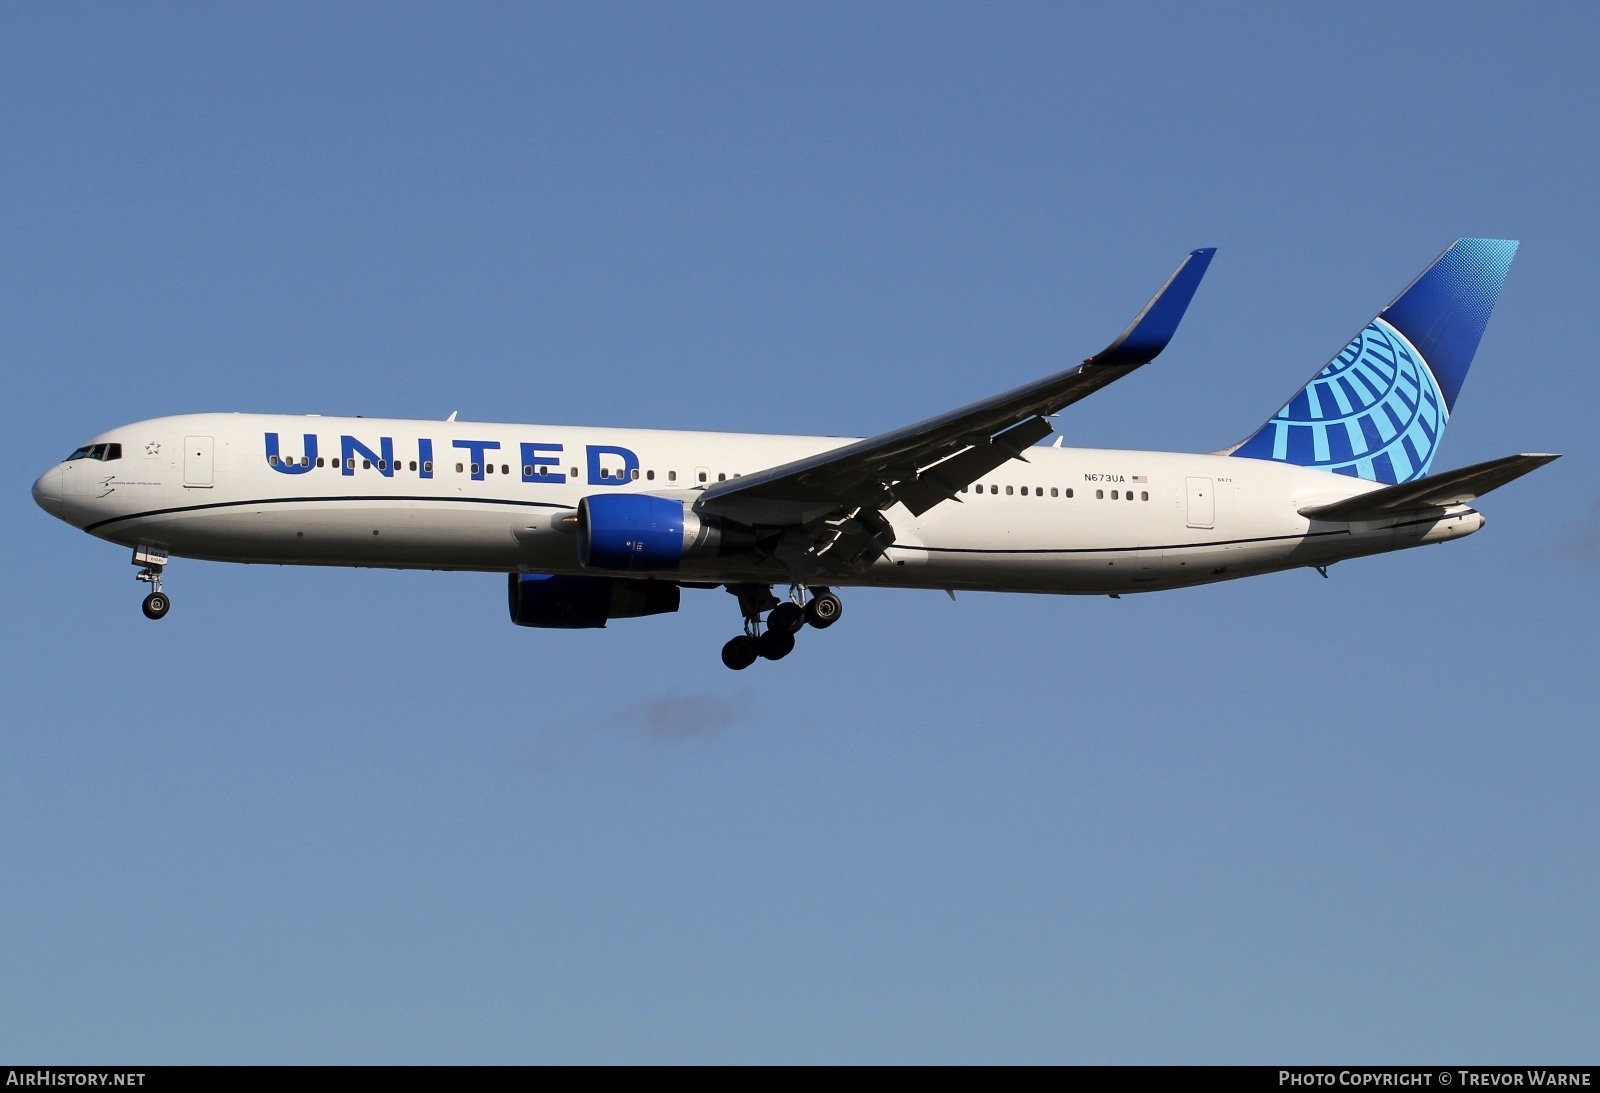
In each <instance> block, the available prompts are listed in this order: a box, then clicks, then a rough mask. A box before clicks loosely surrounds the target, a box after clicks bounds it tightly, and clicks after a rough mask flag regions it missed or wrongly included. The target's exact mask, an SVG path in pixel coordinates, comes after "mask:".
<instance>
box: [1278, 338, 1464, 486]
mask: <svg viewBox="0 0 1600 1093" xmlns="http://www.w3.org/2000/svg"><path fill="white" fill-rule="evenodd" d="M1449 417H1450V411H1449V409H1448V408H1447V407H1446V406H1445V401H1444V396H1443V394H1441V393H1440V390H1439V384H1438V382H1437V381H1436V380H1435V379H1434V378H1433V373H1432V372H1431V371H1430V370H1429V368H1428V364H1427V362H1426V361H1424V360H1423V359H1422V354H1421V353H1419V352H1417V350H1416V347H1415V346H1413V345H1412V344H1411V343H1410V342H1409V341H1407V340H1406V338H1405V336H1404V335H1403V334H1401V333H1400V332H1399V331H1398V330H1396V329H1395V328H1394V327H1392V326H1390V325H1389V324H1388V323H1386V322H1384V321H1383V320H1382V319H1374V320H1373V321H1372V323H1371V325H1369V326H1368V327H1367V328H1366V329H1365V330H1363V331H1362V332H1361V333H1360V334H1357V335H1356V336H1355V338H1354V339H1353V340H1352V341H1351V342H1350V344H1349V345H1347V346H1345V348H1344V351H1343V352H1341V353H1340V354H1339V355H1338V356H1337V357H1335V358H1334V359H1333V360H1332V361H1331V362H1330V363H1329V364H1328V366H1327V367H1326V368H1324V369H1323V370H1322V371H1321V372H1319V373H1317V375H1316V377H1315V378H1314V379H1312V381H1311V382H1310V383H1309V384H1307V385H1306V387H1305V389H1304V390H1303V391H1301V392H1300V393H1299V394H1298V395H1296V396H1295V397H1294V398H1293V399H1292V400H1291V401H1290V402H1289V405H1287V406H1285V407H1284V408H1283V409H1282V410H1280V411H1278V415H1277V416H1276V417H1274V418H1273V419H1272V420H1271V421H1270V422H1268V423H1267V428H1266V429H1263V430H1262V432H1263V433H1267V432H1269V431H1270V433H1271V436H1272V440H1271V443H1272V456H1271V458H1273V459H1277V460H1287V461H1289V462H1292V463H1298V464H1300V465H1301V466H1305V467H1316V468H1317V469H1319V470H1325V471H1333V472H1334V473H1336V474H1347V475H1353V476H1356V477H1360V478H1366V479H1369V480H1372V481H1376V482H1387V483H1390V484H1395V483H1399V482H1409V481H1411V480H1412V479H1415V478H1421V477H1422V476H1423V475H1425V474H1427V473H1428V467H1429V465H1430V464H1431V463H1432V462H1433V453H1434V450H1435V448H1437V447H1438V444H1439V437H1440V435H1441V434H1442V433H1443V432H1444V426H1445V423H1446V422H1447V421H1448V420H1449ZM1258 438H1259V439H1263V440H1264V439H1266V438H1265V437H1264V436H1260V435H1259V434H1258ZM1262 454H1265V453H1264V452H1263V453H1262Z"/></svg>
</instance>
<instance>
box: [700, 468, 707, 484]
mask: <svg viewBox="0 0 1600 1093" xmlns="http://www.w3.org/2000/svg"><path fill="white" fill-rule="evenodd" d="M705 480H706V472H705V471H701V472H700V481H702V482H704V481H705Z"/></svg>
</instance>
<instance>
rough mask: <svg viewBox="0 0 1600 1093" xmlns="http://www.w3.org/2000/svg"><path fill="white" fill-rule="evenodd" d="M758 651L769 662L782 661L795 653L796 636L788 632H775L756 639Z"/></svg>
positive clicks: (768, 630)
mask: <svg viewBox="0 0 1600 1093" xmlns="http://www.w3.org/2000/svg"><path fill="white" fill-rule="evenodd" d="M756 651H757V652H758V653H760V654H761V655H762V656H764V657H766V658H767V659H768V660H782V659H783V658H784V657H786V656H788V655H789V654H790V653H792V652H794V634H793V633H791V632H790V631H788V630H773V629H772V628H771V627H768V628H767V632H766V633H765V634H762V635H761V636H760V637H759V638H757V639H756Z"/></svg>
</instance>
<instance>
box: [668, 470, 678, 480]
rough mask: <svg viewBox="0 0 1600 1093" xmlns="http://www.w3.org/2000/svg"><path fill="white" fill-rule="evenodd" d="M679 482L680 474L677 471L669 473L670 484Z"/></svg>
mask: <svg viewBox="0 0 1600 1093" xmlns="http://www.w3.org/2000/svg"><path fill="white" fill-rule="evenodd" d="M677 480H678V472H677V471H668V472H667V481H668V482H676V481H677Z"/></svg>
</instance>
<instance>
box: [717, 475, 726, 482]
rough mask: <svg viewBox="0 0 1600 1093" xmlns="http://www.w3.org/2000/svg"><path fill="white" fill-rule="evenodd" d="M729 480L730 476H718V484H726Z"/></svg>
mask: <svg viewBox="0 0 1600 1093" xmlns="http://www.w3.org/2000/svg"><path fill="white" fill-rule="evenodd" d="M727 480H728V476H727V475H725V474H719V475H717V481H718V482H726V481H727Z"/></svg>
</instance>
